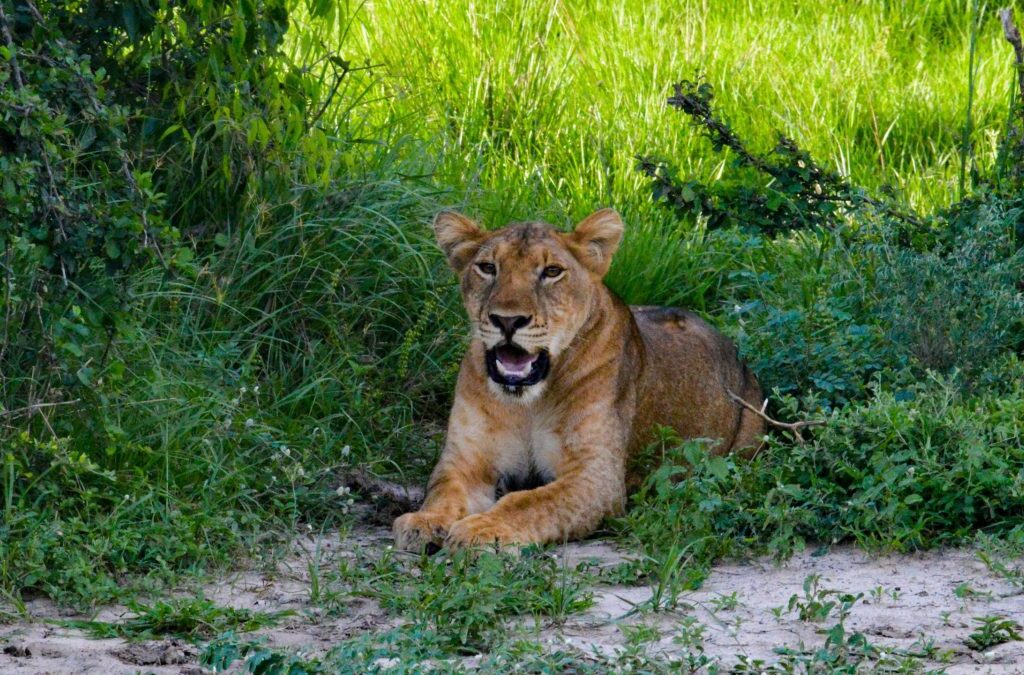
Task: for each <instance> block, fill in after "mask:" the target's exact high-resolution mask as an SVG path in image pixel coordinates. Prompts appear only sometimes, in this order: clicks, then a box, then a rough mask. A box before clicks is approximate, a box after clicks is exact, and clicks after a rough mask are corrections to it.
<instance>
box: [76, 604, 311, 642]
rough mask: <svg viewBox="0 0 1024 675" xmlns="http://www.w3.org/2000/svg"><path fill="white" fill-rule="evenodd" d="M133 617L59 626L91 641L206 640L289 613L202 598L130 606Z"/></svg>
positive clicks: (262, 625)
mask: <svg viewBox="0 0 1024 675" xmlns="http://www.w3.org/2000/svg"><path fill="white" fill-rule="evenodd" d="M128 609H129V610H130V611H131V612H132V613H133V614H134V616H132V617H130V618H128V619H125V620H123V621H118V622H107V621H83V620H60V621H59V622H58V623H60V624H61V625H63V626H67V627H69V628H77V629H79V630H83V631H85V632H86V633H87V634H89V635H90V636H91V637H94V638H100V639H101V638H112V637H122V638H130V639H141V640H149V639H153V638H158V637H162V636H166V635H173V636H177V637H184V638H209V637H212V636H214V635H217V634H219V633H223V632H225V631H229V630H230V631H239V632H248V631H254V630H259V629H260V628H266V627H267V626H273V625H276V624H277V623H278V622H279V621H280V620H281V619H283V618H285V617H287V616H291V615H292V614H294V612H292V611H290V610H289V611H281V612H272V613H269V612H256V611H253V610H249V609H237V608H234V607H221V606H219V605H216V604H214V603H213V602H212V601H210V600H207V599H206V598H202V597H197V598H182V599H177V600H170V601H163V600H160V601H157V602H155V603H153V604H152V605H143V604H139V603H130V604H129V605H128Z"/></svg>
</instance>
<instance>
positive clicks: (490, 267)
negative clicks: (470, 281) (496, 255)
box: [476, 262, 498, 277]
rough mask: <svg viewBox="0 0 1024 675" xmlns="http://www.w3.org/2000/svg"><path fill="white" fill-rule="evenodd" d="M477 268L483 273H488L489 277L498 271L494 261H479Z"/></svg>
mask: <svg viewBox="0 0 1024 675" xmlns="http://www.w3.org/2000/svg"><path fill="white" fill-rule="evenodd" d="M476 268H477V269H478V270H480V271H481V272H482V273H483V274H486V275H487V276H489V277H493V276H494V275H495V274H497V273H498V268H497V267H495V266H494V263H489V262H482V263H477V264H476Z"/></svg>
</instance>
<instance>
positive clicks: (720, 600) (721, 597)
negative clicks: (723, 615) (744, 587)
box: [711, 591, 740, 612]
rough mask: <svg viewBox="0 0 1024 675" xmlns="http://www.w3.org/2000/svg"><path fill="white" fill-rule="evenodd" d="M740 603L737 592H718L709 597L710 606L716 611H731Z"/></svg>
mask: <svg viewBox="0 0 1024 675" xmlns="http://www.w3.org/2000/svg"><path fill="white" fill-rule="evenodd" d="M739 605H740V596H739V592H737V591H733V592H732V593H730V594H729V595H725V594H723V593H718V594H716V595H715V597H714V598H712V599H711V606H712V607H713V608H714V610H715V611H716V612H731V611H732V610H734V609H736V608H737V607H739Z"/></svg>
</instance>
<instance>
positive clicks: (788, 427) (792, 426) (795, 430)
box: [726, 389, 825, 443]
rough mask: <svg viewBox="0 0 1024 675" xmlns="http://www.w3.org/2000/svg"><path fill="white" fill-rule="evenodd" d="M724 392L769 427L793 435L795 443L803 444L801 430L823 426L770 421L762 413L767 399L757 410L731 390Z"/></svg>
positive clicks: (816, 423)
mask: <svg viewBox="0 0 1024 675" xmlns="http://www.w3.org/2000/svg"><path fill="white" fill-rule="evenodd" d="M726 392H727V393H728V394H729V398H731V399H732V400H733V401H735V402H736V403H738V404H740V405H741V406H743V407H744V408H746V409H747V410H749V411H750V412H752V413H754V414H755V415H757V416H758V417H760V418H761V419H763V420H764V421H765V422H767V423H768V424H770V425H771V426H773V427H776V428H778V429H783V430H784V431H788V432H789V433H791V434H793V438H795V439H796V441H797V443H804V442H805V441H804V437H803V435H802V434H801V433H800V430H801V429H808V428H810V427H820V426H822V425H824V424H825V420H801V421H800V422H780V421H779V420H776V419H772V418H771V417H769V416H768V415H766V414H765V412H764V411H765V409H766V408H767V407H768V399H765V400H764V404H763V405H762V406H761V408H760V409H758V408H757V406H755V405H754V404H752V403H750V402H749V401H746V400H744V399H742V398H740V397H739V396H737V395H736V394H734V393H733V392H732V390H731V389H726Z"/></svg>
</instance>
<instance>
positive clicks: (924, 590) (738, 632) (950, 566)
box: [0, 528, 1024, 675]
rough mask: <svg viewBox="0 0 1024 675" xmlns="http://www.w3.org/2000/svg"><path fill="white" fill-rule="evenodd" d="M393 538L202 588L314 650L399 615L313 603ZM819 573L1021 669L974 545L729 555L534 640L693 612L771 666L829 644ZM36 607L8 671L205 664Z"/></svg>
mask: <svg viewBox="0 0 1024 675" xmlns="http://www.w3.org/2000/svg"><path fill="white" fill-rule="evenodd" d="M390 543H391V537H390V533H389V532H388V531H387V530H386V529H383V528H364V529H361V530H357V531H355V532H353V533H349V534H348V535H347V536H346V537H345V538H344V539H340V538H339V536H338V534H337V533H330V534H325V535H323V536H312V535H310V536H308V537H303V538H300V539H298V540H297V541H296V542H295V543H294V546H293V547H292V551H291V553H290V554H289V555H288V556H287V557H286V558H285V559H283V560H281V561H280V562H279V563H278V564H277V565H276V568H274V569H272V570H270V571H256V570H245V571H240V572H238V573H235V574H232V575H229V576H227V577H225V578H224V579H222V580H221V581H220V582H218V583H216V584H210V585H207V586H205V587H204V589H203V592H204V593H205V595H206V597H207V598H209V599H210V600H212V601H213V602H216V603H217V604H218V605H221V606H226V607H235V608H246V609H251V610H256V611H263V612H280V611H286V610H288V611H291V612H293V614H292V615H291V616H288V617H286V618H284V619H283V620H281V621H280V622H279V623H278V624H277V625H275V626H272V627H268V628H264V629H261V630H258V631H256V632H254V633H250V634H247V637H256V636H260V637H262V638H263V639H265V640H266V641H267V644H268V645H269V646H271V647H279V648H287V649H292V650H301V651H302V652H303V653H304V654H306V655H309V656H319V655H322V654H324V653H325V652H327V651H328V650H329V649H330V648H331V647H332V646H334V645H335V644H337V643H338V642H339V641H341V640H344V639H346V638H348V637H352V636H355V635H358V634H361V633H366V632H371V631H373V632H376V631H380V630H384V629H387V628H389V627H391V626H394V625H396V624H397V623H398V620H397V619H395V618H393V617H388V616H387V615H385V614H384V613H383V612H382V611H381V609H380V608H379V607H378V606H377V605H376V604H375V603H373V602H370V601H367V600H362V599H352V600H348V599H346V600H344V601H343V602H345V603H347V604H345V605H344V606H343V611H342V612H341V613H340V616H334V615H326V614H324V613H323V612H322V610H320V609H319V608H318V607H317V606H316V603H313V602H311V597H310V596H311V589H312V588H313V579H314V578H315V577H317V576H321V575H324V574H325V573H326V572H327V571H328V570H337V567H338V563H339V562H340V561H341V560H343V559H344V558H350V557H353V556H355V555H356V553H357V552H364V553H365V552H367V551H372V550H383V549H384V548H385V547H386V546H388V545H390ZM558 555H559V556H563V555H564V556H566V558H567V559H568V561H569V564H576V563H578V562H581V561H583V560H589V561H592V562H593V563H595V564H596V565H598V566H606V565H614V564H616V563H618V562H621V561H623V560H624V559H626V558H627V557H628V555H627V554H626V553H624V552H622V551H620V550H618V549H616V548H615V547H614V546H613V545H612V544H611V543H609V542H606V541H601V540H593V541H587V542H582V543H577V544H569V545H567V546H565V547H563V548H562V549H561V550H559V551H558ZM811 574H817V575H820V581H819V588H821V589H828V590H836V591H840V592H843V593H853V594H856V593H863V594H864V595H863V598H862V599H861V600H860V601H859V602H857V603H856V604H855V605H854V606H853V608H852V610H851V612H850V616H849V618H848V619H847V622H846V625H847V628H848V630H850V631H860V632H862V633H863V634H864V635H865V636H867V638H868V639H869V641H870V642H871V643H872V644H873V645H876V646H879V647H883V648H891V649H908V650H917V649H919V648H920V647H921V645H922V644H924V641H928V640H930V641H931V642H932V644H933V645H934V647H935V648H936V649H935V651H934V652H933V653H934V654H936V655H937V656H938V655H942V657H943V659H944V660H943V661H939V660H926V661H924V665H925V666H926V667H931V668H942V667H945V668H947V672H948V673H950V674H951V675H962V674H964V675H965V674H967V673H993V674H998V675H1002V674H1010V673H1016V674H1020V673H1024V642H1009V643H1005V644H1002V645H999V646H996V647H993V648H991V649H989V650H987V651H983V652H975V651H972V650H970V649H968V648H967V646H966V645H965V644H964V639H965V638H967V636H968V635H970V634H971V633H972V632H973V631H974V630H975V629H976V624H975V622H974V621H973V619H974V618H975V617H981V616H991V615H1002V616H1006V617H1010V618H1015V619H1017V620H1018V621H1020V620H1021V619H1022V617H1024V595H1022V594H1020V592H1019V591H1015V589H1014V588H1013V587H1012V586H1011V585H1010V584H1008V583H1006V582H1005V581H1004V580H1002V579H1000V578H998V577H996V576H994V575H993V574H991V573H990V572H989V571H988V570H987V569H986V567H985V566H984V565H983V564H982V563H981V562H980V561H979V560H978V559H977V557H976V556H975V554H974V552H973V551H971V550H967V549H955V550H947V551H935V552H929V553H922V554H914V555H902V556H881V557H879V556H871V555H868V554H866V553H864V552H862V551H859V550H857V549H855V548H853V547H847V546H841V547H834V548H833V549H831V550H830V551H829V552H828V553H826V554H825V555H821V556H815V555H813V554H811V553H804V554H800V555H797V556H794V557H793V559H791V560H790V561H788V562H787V563H785V564H783V565H775V564H774V563H772V562H770V561H764V560H758V561H753V562H745V563H740V562H729V563H724V564H721V565H718V566H716V567H715V568H714V570H713V572H712V574H711V576H710V578H709V579H708V580H707V582H706V583H705V584H704V586H703V587H702V588H701V589H700V590H698V591H695V592H689V593H686V594H684V595H683V596H681V597H680V605H679V607H678V608H677V609H676V610H674V611H672V612H660V613H639V612H634V611H633V610H634V608H635V607H636V606H637V605H639V604H641V603H644V602H645V601H647V600H648V599H649V598H650V596H651V589H650V588H647V587H635V586H608V585H599V586H596V587H595V589H594V593H595V605H594V606H593V607H592V608H591V609H589V610H588V611H586V612H585V613H582V614H579V615H576V616H574V617H571V618H570V619H569V620H568V621H567V622H566V623H565V624H564V625H562V626H549V627H546V628H542V629H541V631H540V634H539V635H538V636H537V638H538V639H539V640H540V641H541V642H542V643H543V644H554V645H557V644H564V645H567V646H572V647H576V648H579V649H582V650H584V651H585V652H591V651H593V650H594V649H596V650H599V651H602V652H605V653H608V654H611V653H614V652H616V651H618V650H621V649H624V648H625V645H626V637H625V630H624V629H625V628H626V627H627V626H632V625H638V624H644V625H647V626H649V627H651V628H653V629H656V630H657V631H658V633H659V634H660V638H658V639H657V640H655V641H654V642H652V643H650V644H649V645H648V651H649V652H650V653H663V654H665V655H670V656H672V655H674V656H678V655H680V654H682V653H683V651H684V647H683V646H682V645H681V644H679V642H678V641H677V640H676V638H677V636H679V634H680V631H681V629H682V626H683V624H684V620H686V617H688V616H689V617H694V618H696V620H697V621H699V623H700V624H701V625H703V626H704V627H705V628H704V650H705V653H706V654H707V655H708V656H709V657H712V658H714V659H716V660H719V661H720V662H721V663H722V664H724V665H729V664H735V663H736V662H737V660H738V659H739V658H740V657H741V656H746V657H749V658H751V659H763V660H765V661H766V662H769V663H770V662H774V661H776V660H778V658H779V657H778V655H777V654H776V653H775V651H774V649H775V648H777V647H781V646H787V647H790V648H798V647H800V646H801V645H804V646H806V647H808V648H815V647H819V646H821V645H822V644H823V643H824V641H825V636H824V635H823V634H822V631H823V630H824V629H826V628H828V627H829V626H831V625H833V624H834V623H835V619H834V614H833V617H830V618H829V619H827V620H825V621H822V622H821V623H813V622H806V621H801V620H800V619H799V618H798V617H797V616H796V612H789V611H787V604H788V602H789V599H790V597H791V596H793V595H797V596H798V597H800V598H803V596H804V590H803V583H804V580H805V578H806V577H807V576H808V575H811ZM28 611H29V615H30V617H31V620H29V621H25V622H21V623H15V624H9V625H3V626H0V672H3V673H12V674H16V675H21V674H24V675H29V674H32V675H37V674H41V673H55V674H56V673H135V672H138V671H139V670H140V669H141V670H144V671H145V672H152V673H157V674H160V675H163V674H165V673H166V674H170V673H174V674H175V675H181V674H188V675H194V674H195V673H201V672H203V671H202V669H201V668H199V667H198V654H199V651H200V650H199V648H197V647H195V646H194V645H191V644H189V643H188V642H185V641H180V640H176V639H164V640H149V641H142V642H129V641H126V640H122V639H102V640H93V639H89V638H88V637H86V636H85V635H84V634H83V633H82V632H80V631H77V630H73V629H69V628H62V627H59V626H56V625H54V624H53V623H48V621H52V620H55V619H67V618H88V619H97V620H100V621H118V620H120V619H122V618H123V617H124V616H126V615H127V610H126V609H125V608H121V607H113V608H106V609H103V610H102V611H100V612H98V613H97V614H96V615H94V616H85V617H82V616H74V617H72V616H68V615H67V613H65V612H62V611H60V610H59V609H58V608H57V607H56V606H54V605H53V603H51V602H49V601H45V600H36V601H32V602H30V603H29V604H28Z"/></svg>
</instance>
